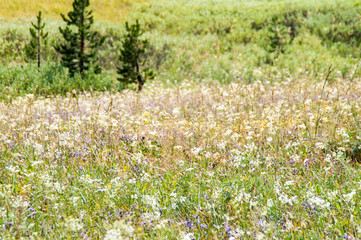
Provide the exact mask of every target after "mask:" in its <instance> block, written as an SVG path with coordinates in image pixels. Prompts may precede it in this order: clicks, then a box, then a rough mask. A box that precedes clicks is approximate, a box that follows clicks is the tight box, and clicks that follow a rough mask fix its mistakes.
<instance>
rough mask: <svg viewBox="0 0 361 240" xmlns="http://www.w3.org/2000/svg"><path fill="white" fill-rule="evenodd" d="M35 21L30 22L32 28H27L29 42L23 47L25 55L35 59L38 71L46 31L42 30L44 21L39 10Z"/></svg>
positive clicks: (45, 41)
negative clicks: (29, 36)
mask: <svg viewBox="0 0 361 240" xmlns="http://www.w3.org/2000/svg"><path fill="white" fill-rule="evenodd" d="M36 18H37V22H36V23H33V22H32V23H31V25H32V28H29V31H30V35H31V40H30V42H29V44H28V45H27V46H26V47H25V53H26V56H27V57H28V58H29V59H31V60H35V59H36V60H37V63H38V71H40V64H41V52H42V51H41V49H42V47H43V46H46V44H47V40H46V38H47V37H48V33H45V32H44V28H45V23H43V18H42V17H41V11H40V12H39V14H38V16H37V17H36Z"/></svg>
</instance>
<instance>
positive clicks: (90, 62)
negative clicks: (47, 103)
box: [55, 0, 105, 77]
mask: <svg viewBox="0 0 361 240" xmlns="http://www.w3.org/2000/svg"><path fill="white" fill-rule="evenodd" d="M89 5H90V3H89V0H74V2H73V11H70V12H69V13H68V17H66V16H65V15H64V14H61V17H62V18H63V20H64V22H65V23H66V24H67V26H66V27H65V28H61V27H60V28H59V29H60V33H61V34H62V35H63V37H64V39H65V41H66V42H65V43H64V44H60V45H58V46H56V47H55V49H56V51H57V52H59V53H60V54H61V55H62V58H61V64H62V65H63V66H65V67H66V68H68V69H69V73H70V76H71V77H73V76H74V74H75V73H80V74H81V76H82V77H83V76H84V73H85V72H86V71H88V70H89V68H90V67H91V66H92V67H93V69H94V72H95V73H100V72H101V68H100V66H99V65H97V64H96V62H97V60H98V58H97V57H96V50H97V48H98V47H100V46H101V45H102V44H103V43H104V40H105V38H104V37H98V35H99V34H98V32H96V31H91V30H90V29H91V26H92V24H93V23H94V19H93V16H92V11H91V10H86V8H87V7H89ZM73 27H75V28H76V31H74V30H73V29H74V28H73Z"/></svg>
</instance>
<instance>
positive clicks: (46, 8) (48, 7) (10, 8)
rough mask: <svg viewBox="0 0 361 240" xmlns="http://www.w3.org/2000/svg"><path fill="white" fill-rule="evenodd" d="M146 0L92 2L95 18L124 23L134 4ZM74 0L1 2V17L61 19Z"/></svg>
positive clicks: (95, 0) (3, 0) (96, 0)
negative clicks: (38, 15)
mask: <svg viewBox="0 0 361 240" xmlns="http://www.w3.org/2000/svg"><path fill="white" fill-rule="evenodd" d="M142 1H145V0H91V1H90V3H91V5H92V7H91V8H92V9H93V10H94V16H95V18H96V19H99V20H107V21H111V22H122V21H123V20H124V18H125V17H126V16H127V14H128V10H129V8H130V6H131V5H132V3H135V2H142ZM72 2H73V1H72V0H56V1H54V0H1V1H0V17H1V18H6V19H12V18H32V17H34V16H35V15H36V14H37V13H38V12H39V11H42V12H43V13H44V17H45V18H53V19H60V13H65V12H68V11H69V10H70V9H71V4H72Z"/></svg>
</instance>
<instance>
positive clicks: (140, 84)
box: [136, 61, 144, 92]
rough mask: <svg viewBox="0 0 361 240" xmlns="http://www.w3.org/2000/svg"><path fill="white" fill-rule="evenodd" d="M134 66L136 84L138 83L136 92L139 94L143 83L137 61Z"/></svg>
mask: <svg viewBox="0 0 361 240" xmlns="http://www.w3.org/2000/svg"><path fill="white" fill-rule="evenodd" d="M136 66H137V79H138V83H139V85H138V92H140V91H142V89H143V85H144V81H143V78H142V75H141V74H140V70H139V64H138V61H136Z"/></svg>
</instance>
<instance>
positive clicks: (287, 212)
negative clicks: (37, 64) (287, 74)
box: [0, 78, 361, 240]
mask: <svg viewBox="0 0 361 240" xmlns="http://www.w3.org/2000/svg"><path fill="white" fill-rule="evenodd" d="M360 93H361V82H360V80H359V79H355V80H353V81H348V80H344V79H338V78H330V79H328V80H327V81H319V82H315V81H314V80H310V79H292V78H290V79H287V80H286V81H284V82H281V83H271V82H268V81H266V80H265V81H264V82H263V83H262V82H259V81H258V82H254V83H252V84H249V85H246V84H244V83H241V82H233V83H231V84H228V85H221V84H219V83H216V82H213V83H200V84H196V83H194V82H190V81H184V82H183V83H182V84H180V85H178V86H177V87H173V88H169V87H164V86H162V84H161V83H160V82H153V83H152V84H150V85H148V86H147V88H146V89H145V90H144V92H142V93H141V94H137V93H134V92H131V91H129V92H123V93H117V94H112V93H87V94H81V95H77V94H76V93H74V94H72V95H71V96H70V95H69V97H68V98H62V97H54V98H47V99H35V98H34V96H32V95H27V96H26V97H23V98H18V99H16V100H13V101H12V102H11V103H4V102H2V103H1V105H0V113H1V114H0V131H1V135H0V137H1V139H0V147H1V149H0V150H1V152H0V157H1V161H0V164H1V166H0V206H1V207H0V235H1V238H2V239H19V238H23V239H25V238H26V239H98V238H100V239H106V240H110V239H135V238H136V239H240V238H241V239H270V238H273V239H312V238H313V239H336V238H339V239H341V238H344V239H357V238H361V218H360V215H361V171H360V165H359V162H358V161H359V158H360V152H361V150H360V149H359V148H358V143H359V142H360V140H361V134H360V117H359V116H360V114H361V108H360V107H361V94H360Z"/></svg>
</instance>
